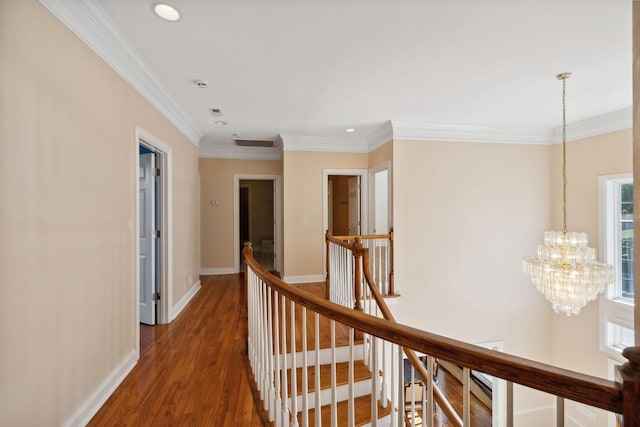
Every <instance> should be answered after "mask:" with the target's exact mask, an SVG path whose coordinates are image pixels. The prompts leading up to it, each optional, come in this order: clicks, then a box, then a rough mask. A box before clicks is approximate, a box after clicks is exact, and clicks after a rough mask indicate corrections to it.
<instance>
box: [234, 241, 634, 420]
mask: <svg viewBox="0 0 640 427" xmlns="http://www.w3.org/2000/svg"><path fill="white" fill-rule="evenodd" d="M244 256H245V260H246V279H245V280H246V285H247V304H248V318H249V322H248V335H247V355H248V358H249V361H250V365H251V368H252V373H253V376H254V378H255V381H256V387H257V388H258V389H259V392H260V396H261V399H262V400H263V407H264V409H265V410H266V411H268V414H269V419H270V420H271V421H273V422H274V424H275V425H276V426H289V425H293V426H297V425H302V426H305V427H306V426H308V425H309V419H310V417H311V419H313V420H314V425H317V426H320V425H323V420H322V418H323V416H324V417H325V418H326V419H327V420H328V421H327V422H325V423H326V424H330V425H332V426H336V425H338V423H339V422H342V423H344V421H341V420H342V419H343V418H342V415H341V416H340V418H338V413H339V404H338V398H337V397H336V394H337V391H336V390H337V388H338V385H337V383H336V380H335V378H336V372H337V369H336V365H337V363H338V362H337V360H338V359H339V358H342V357H345V360H346V361H347V362H346V363H347V364H348V377H349V379H348V392H347V397H346V402H347V405H346V407H347V409H346V415H344V417H345V418H344V419H346V420H347V424H348V425H349V426H353V425H355V424H356V422H357V420H356V416H357V415H358V413H359V412H362V411H360V409H362V408H361V406H363V404H362V403H358V404H357V403H356V397H357V396H356V394H357V392H356V390H355V389H356V387H355V381H354V361H355V360H356V358H357V357H358V355H359V354H361V351H362V350H361V349H359V348H357V346H356V344H355V343H354V333H353V332H354V330H359V331H362V332H363V333H365V334H368V335H369V336H371V337H373V338H372V342H371V345H372V346H374V347H376V346H379V345H380V344H379V343H380V342H383V341H386V342H388V343H390V348H391V351H390V352H389V353H390V358H389V359H388V360H385V361H382V360H378V359H379V357H378V354H379V353H378V352H372V354H373V356H372V357H373V360H372V362H371V363H372V365H373V368H384V366H387V365H388V366H390V368H389V369H390V370H391V373H390V375H391V376H392V377H393V376H394V375H399V373H400V372H401V366H402V360H401V359H402V357H401V352H402V351H403V350H404V351H405V353H406V352H407V350H411V351H413V352H417V353H422V354H425V355H428V360H429V362H428V363H427V369H426V370H425V369H424V365H422V364H421V363H419V361H418V362H416V361H415V360H412V359H414V357H413V356H411V352H409V353H408V354H407V356H408V357H409V359H410V360H412V362H413V363H412V365H413V366H414V367H415V369H416V370H417V371H419V372H420V376H421V377H422V378H423V379H424V380H427V381H426V384H427V389H433V388H434V387H433V384H432V383H431V381H429V379H430V378H431V377H432V375H433V368H432V366H433V365H432V362H431V361H432V360H433V358H438V359H442V360H446V361H449V362H452V363H454V364H456V365H459V366H462V367H463V383H466V382H468V378H469V372H470V371H471V370H475V371H478V372H483V373H486V374H488V375H491V376H494V377H496V378H499V379H503V380H505V381H507V390H508V395H507V408H508V410H507V426H508V427H511V426H513V394H512V391H513V384H519V385H521V386H524V387H529V388H533V389H536V390H540V391H542V392H545V393H549V394H552V395H555V396H556V398H557V405H556V406H557V410H558V413H557V424H556V425H557V426H561V425H563V420H564V414H563V413H562V408H563V407H564V399H570V400H573V401H575V402H579V403H582V404H584V405H588V406H593V407H596V408H601V409H604V410H606V411H611V412H614V413H616V414H619V415H618V417H619V418H620V419H622V418H623V419H624V426H625V427H640V411H638V410H637V408H638V407H640V347H630V348H627V349H625V350H624V351H623V356H624V357H626V358H627V359H628V362H626V363H625V364H623V365H622V366H619V367H617V378H619V380H618V381H609V380H605V379H602V378H598V377H594V376H591V375H586V374H582V373H578V372H573V371H570V370H566V369H562V368H557V367H555V366H551V365H547V364H544V363H540V362H536V361H533V360H529V359H525V358H522V357H518V356H512V355H509V354H505V353H501V352H497V351H493V350H489V349H485V348H482V347H478V346H475V345H471V344H468V343H464V342H461V341H457V340H454V339H450V338H447V337H443V336H440V335H436V334H432V333H429V332H425V331H422V330H419V329H416V328H412V327H409V326H406V325H402V324H399V323H396V322H393V321H390V320H387V319H385V318H381V317H376V316H372V315H369V314H366V313H363V312H360V311H357V310H353V309H352V308H345V307H343V306H341V305H338V304H335V303H333V302H331V301H327V300H326V299H325V298H322V297H320V296H316V295H313V294H311V293H309V292H307V291H305V290H302V289H298V288H296V287H293V286H291V285H288V284H287V283H285V282H283V281H282V280H280V279H279V278H277V277H275V276H273V275H271V274H270V273H269V272H267V271H266V270H265V269H264V268H262V267H261V266H260V265H259V264H258V263H257V262H256V261H255V260H254V259H253V255H252V251H251V247H250V245H246V246H245V249H244ZM366 271H367V268H366V267H365V268H364V270H363V273H364V275H365V276H366V275H367V273H366ZM365 279H366V277H365ZM371 289H375V287H373V288H371ZM363 297H366V296H363ZM371 297H373V299H375V300H376V302H377V304H378V309H379V310H380V311H381V312H382V311H383V310H384V309H383V308H382V306H383V304H382V303H384V298H382V296H380V295H377V293H376V292H375V291H372V293H371ZM379 300H381V301H379ZM381 302H382V303H381ZM382 314H383V315H384V313H382ZM389 314H390V313H388V314H387V315H389ZM298 318H300V319H301V321H302V326H301V327H300V330H297V329H296V328H297V326H296V325H297V321H296V319H298ZM307 318H309V319H312V321H313V327H309V328H308V327H307V325H306V321H307ZM321 318H322V319H325V320H326V321H327V322H329V325H330V326H329V327H328V328H327V329H328V331H327V330H323V331H322V333H323V334H329V336H330V338H331V342H332V343H333V346H332V347H331V348H330V349H329V350H328V351H329V353H330V358H329V360H330V363H329V365H330V368H329V373H328V374H327V373H326V372H325V373H324V374H323V373H322V371H321V369H320V353H321V352H322V351H324V350H321V349H319V348H318V345H317V343H318V338H317V337H318V336H319V335H320V329H321V328H320V323H321V321H320V319H321ZM344 328H346V329H347V331H346V334H342V336H343V337H347V340H348V346H347V347H344V348H346V349H347V351H346V353H347V354H346V356H345V355H344V354H341V355H339V353H340V350H341V349H343V347H341V346H340V345H339V343H338V341H339V339H338V337H339V334H338V333H337V331H338V330H339V329H344ZM307 335H311V336H313V338H314V339H315V348H314V347H313V346H309V343H308V341H309V339H308V338H309V337H308V336H307ZM297 337H300V338H299V339H297ZM310 347H311V348H314V350H315V352H309V351H307V350H308V349H309V348H310ZM394 354H395V356H393V355H394ZM414 356H415V354H414ZM394 366H396V368H394ZM424 371H426V372H424ZM308 372H312V373H313V375H314V377H315V381H314V382H313V383H314V385H313V387H314V391H318V390H317V389H316V388H315V387H316V386H317V385H318V384H319V378H320V376H321V375H325V376H326V375H329V377H330V378H331V389H330V392H329V394H328V395H323V394H322V393H314V399H313V400H310V399H309V398H308V394H310V392H309V390H308V383H311V382H310V381H308V378H307V381H302V385H301V388H302V389H305V390H307V396H306V397H305V393H302V395H301V396H302V397H301V401H302V404H301V405H298V400H300V399H298V398H296V396H297V395H298V391H297V390H298V387H297V383H298V381H297V378H300V376H299V375H300V373H301V374H302V376H306V375H308ZM373 372H374V373H375V372H377V369H374V370H373ZM294 377H295V378H296V380H294ZM389 382H390V383H394V382H396V381H394V379H391V380H390V381H389ZM285 384H291V385H290V386H287V387H285ZM383 388H384V387H383V385H382V380H381V379H380V377H379V376H378V375H372V377H371V390H372V392H371V401H370V402H369V405H368V407H369V411H368V412H370V414H369V415H370V417H371V421H370V422H371V425H373V426H375V425H377V422H378V421H377V420H378V417H381V416H387V417H390V419H389V421H388V422H389V424H390V425H398V426H403V425H405V418H404V399H403V393H402V391H403V390H397V389H396V390H389V391H388V392H387V394H388V395H389V396H390V398H391V399H392V401H391V402H381V400H382V398H381V396H382V394H383V393H384V390H383ZM289 390H290V392H289ZM433 393H434V398H437V397H436V396H435V393H436V392H435V390H434V391H433ZM394 394H396V395H397V397H396V398H394V397H393V395H394ZM427 394H428V395H429V390H428V392H427ZM463 395H464V400H465V404H464V411H463V412H464V414H463V417H462V422H463V426H465V427H466V426H469V425H470V417H469V393H468V391H467V392H465V393H463ZM427 398H428V397H427ZM393 399H395V402H396V403H395V404H394V403H393ZM376 403H377V404H376ZM385 404H386V405H387V408H389V407H391V408H390V409H391V410H389V409H386V410H387V411H390V412H388V415H385V413H384V410H385V407H384V405H385ZM322 405H326V407H325V412H324V415H323V412H322V411H319V410H316V408H319V407H320V406H322ZM356 405H358V408H356ZM424 406H426V407H427V408H431V407H432V405H423V407H424ZM301 409H302V410H301ZM356 409H358V410H356ZM394 409H397V410H394ZM443 409H444V408H443ZM423 419H425V418H423ZM425 421H426V423H427V425H432V424H431V423H432V422H433V417H432V416H429V415H427V417H426V419H425ZM450 421H451V419H450Z"/></svg>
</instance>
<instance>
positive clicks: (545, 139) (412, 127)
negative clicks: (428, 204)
mask: <svg viewBox="0 0 640 427" xmlns="http://www.w3.org/2000/svg"><path fill="white" fill-rule="evenodd" d="M391 125H392V127H393V138H394V139H410V140H427V141H450V142H481V143H509V144H553V142H554V132H553V129H550V128H544V127H526V126H484V125H460V124H437V123H426V122H418V121H408V120H392V121H391Z"/></svg>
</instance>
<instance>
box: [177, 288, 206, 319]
mask: <svg viewBox="0 0 640 427" xmlns="http://www.w3.org/2000/svg"><path fill="white" fill-rule="evenodd" d="M201 287H202V286H200V280H198V281H197V282H196V283H194V284H193V285H192V286H191V288H189V290H188V291H187V292H186V293H185V294H184V295H183V296H182V298H180V301H178V303H177V304H176V305H175V306H174V307H173V309H172V310H171V321H173V320H175V318H176V317H178V315H180V313H182V310H184V308H185V307H186V306H187V304H189V302H190V301H191V300H192V299H193V297H194V296H195V295H196V293H197V292H198V291H199V290H200V288H201Z"/></svg>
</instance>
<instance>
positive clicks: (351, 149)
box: [280, 134, 369, 153]
mask: <svg viewBox="0 0 640 427" xmlns="http://www.w3.org/2000/svg"><path fill="white" fill-rule="evenodd" d="M280 137H281V138H282V144H283V150H284V151H321V152H332V153H368V152H369V149H368V144H367V140H365V139H351V138H327V137H316V136H299V135H284V134H280Z"/></svg>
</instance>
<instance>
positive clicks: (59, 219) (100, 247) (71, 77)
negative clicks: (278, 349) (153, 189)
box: [0, 0, 199, 426]
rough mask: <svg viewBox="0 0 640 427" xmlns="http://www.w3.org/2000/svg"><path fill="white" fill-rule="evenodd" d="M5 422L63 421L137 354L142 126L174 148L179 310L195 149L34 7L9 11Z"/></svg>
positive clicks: (1, 39)
mask: <svg viewBox="0 0 640 427" xmlns="http://www.w3.org/2000/svg"><path fill="white" fill-rule="evenodd" d="M0 64H2V65H1V66H0V94H1V97H0V123H2V125H0V236H1V238H0V348H1V349H2V350H1V351H0V425H37V426H56V425H60V424H62V423H63V422H64V421H65V420H67V419H68V417H69V416H70V415H71V414H72V413H73V411H74V410H76V408H77V407H78V406H79V405H80V404H81V403H82V402H83V401H85V399H87V397H88V396H89V395H90V394H91V393H92V392H93V391H94V390H95V389H96V388H97V387H98V386H99V385H100V383H101V382H102V381H103V380H105V378H107V377H108V375H109V374H110V373H112V371H113V370H114V369H115V368H116V367H117V366H118V364H119V363H121V362H122V361H123V360H124V359H125V358H126V357H127V355H130V354H131V352H132V351H133V350H134V349H135V344H136V343H135V330H136V326H135V325H136V323H137V319H135V312H136V305H137V301H136V289H135V284H136V277H135V265H136V263H137V260H136V257H137V255H136V254H135V242H136V239H137V236H135V223H136V221H137V218H136V215H135V201H136V197H137V195H136V194H135V180H136V178H137V167H136V165H134V156H135V154H134V153H135V150H136V149H137V147H136V144H135V140H134V137H135V125H139V126H140V127H142V128H143V129H145V130H146V131H147V132H149V133H151V134H153V135H155V136H156V137H157V138H159V139H160V140H162V141H164V142H165V143H166V144H168V145H170V146H171V147H172V148H173V171H174V176H173V182H172V184H173V191H174V197H173V201H174V205H173V235H174V240H173V254H174V259H173V277H172V278H171V279H172V281H173V283H174V288H173V297H174V302H175V301H178V300H179V299H180V298H181V297H182V296H183V294H184V285H183V281H184V280H185V278H187V277H188V276H192V277H193V278H197V274H198V270H199V218H198V209H197V205H198V197H199V195H198V182H199V179H198V173H197V148H196V147H195V146H194V145H193V144H191V142H189V141H188V140H187V139H186V138H185V137H184V136H183V135H182V134H181V133H180V132H179V131H177V130H176V129H175V128H174V127H173V126H172V125H170V124H169V122H168V121H167V120H166V119H164V118H163V117H162V116H161V115H160V114H159V113H158V112H157V111H156V110H155V109H154V108H152V107H151V106H150V105H149V104H148V103H147V102H146V101H144V100H143V99H142V98H141V96H140V95H138V93H137V92H135V91H134V90H133V89H132V88H131V87H129V86H128V85H127V84H126V83H125V82H124V81H123V80H122V79H121V78H120V77H118V76H117V75H116V74H115V73H114V72H113V71H112V70H111V69H110V68H109V67H108V66H107V65H106V64H105V63H104V62H103V61H102V60H101V59H100V58H99V57H98V56H97V55H95V54H94V53H93V52H92V51H90V50H89V48H87V47H86V46H85V45H84V44H83V43H82V42H81V41H80V40H79V39H78V38H77V37H76V36H74V35H73V34H72V33H71V32H70V31H69V30H68V29H67V28H66V27H64V26H63V25H62V24H61V23H60V22H59V21H58V20H57V19H56V18H55V17H53V16H52V15H51V14H50V13H49V12H47V11H46V10H45V9H44V8H43V7H42V6H41V5H40V4H39V3H37V2H36V1H35V0H24V1H1V2H0Z"/></svg>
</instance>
